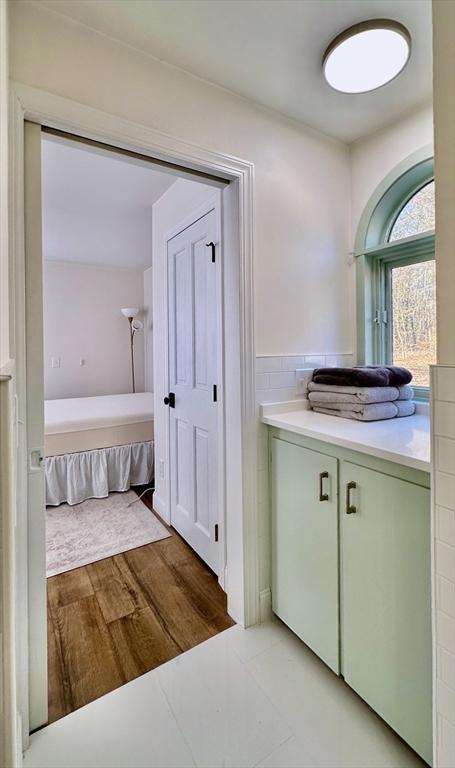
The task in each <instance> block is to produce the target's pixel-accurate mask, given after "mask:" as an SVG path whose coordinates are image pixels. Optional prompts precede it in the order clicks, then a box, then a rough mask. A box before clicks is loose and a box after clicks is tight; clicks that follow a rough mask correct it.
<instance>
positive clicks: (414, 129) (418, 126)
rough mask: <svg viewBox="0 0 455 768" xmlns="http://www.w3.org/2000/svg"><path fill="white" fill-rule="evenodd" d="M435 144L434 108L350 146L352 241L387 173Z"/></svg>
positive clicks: (413, 115)
mask: <svg viewBox="0 0 455 768" xmlns="http://www.w3.org/2000/svg"><path fill="white" fill-rule="evenodd" d="M432 143H433V107H432V105H431V104H428V105H427V106H426V107H424V108H423V109H421V110H419V111H418V112H415V113H414V114H412V115H409V116H408V117H407V118H405V119H404V120H401V121H400V122H399V123H396V124H395V125H392V126H390V128H387V129H385V130H383V131H378V132H377V133H374V134H373V135H372V136H369V137H368V138H366V139H363V140H361V141H357V142H355V143H354V144H352V145H351V148H350V155H351V243H352V245H353V244H354V241H355V236H356V232H357V227H358V225H359V221H360V217H361V216H362V213H363V209H364V208H365V206H366V205H367V203H368V201H369V199H370V197H371V195H372V194H373V192H374V191H375V189H376V188H377V187H378V186H379V184H380V183H381V182H382V181H383V179H384V178H385V177H386V176H387V174H388V173H389V172H390V171H391V170H392V169H393V168H395V166H397V165H398V164H399V163H401V162H402V161H403V160H404V159H405V158H406V157H408V156H409V155H412V154H413V153H414V152H416V151H417V150H418V149H421V148H423V147H425V146H427V145H428V144H432Z"/></svg>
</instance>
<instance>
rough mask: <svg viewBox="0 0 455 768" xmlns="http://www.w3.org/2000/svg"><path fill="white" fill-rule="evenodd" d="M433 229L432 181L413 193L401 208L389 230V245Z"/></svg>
mask: <svg viewBox="0 0 455 768" xmlns="http://www.w3.org/2000/svg"><path fill="white" fill-rule="evenodd" d="M433 229H434V181H429V182H428V183H427V184H425V186H424V187H422V189H419V190H418V191H417V192H414V194H413V196H412V197H411V199H410V200H408V202H407V203H406V204H405V205H404V206H403V208H402V209H401V211H400V212H399V214H398V216H397V217H396V219H395V221H394V222H393V224H392V229H391V230H390V235H389V243H390V242H392V241H394V240H403V238H405V237H412V236H413V235H420V234H422V233H425V232H429V231H431V230H433Z"/></svg>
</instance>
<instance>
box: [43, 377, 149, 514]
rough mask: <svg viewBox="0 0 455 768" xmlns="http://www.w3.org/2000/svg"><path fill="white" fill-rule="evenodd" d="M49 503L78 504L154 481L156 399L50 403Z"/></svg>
mask: <svg viewBox="0 0 455 768" xmlns="http://www.w3.org/2000/svg"><path fill="white" fill-rule="evenodd" d="M44 421H45V430H44V431H45V454H46V460H45V475H46V503H47V504H49V505H58V504H62V503H63V502H67V503H68V504H78V503H80V502H81V501H84V500H85V499H88V498H104V497H106V496H107V495H108V493H109V492H110V491H126V490H128V489H129V488H130V486H131V485H143V484H146V483H148V482H150V481H151V480H152V478H153V460H154V439H153V438H154V428H153V425H154V417H153V393H152V392H138V393H135V394H126V395H101V396H97V397H77V398H69V399H62V400H46V401H45V404H44Z"/></svg>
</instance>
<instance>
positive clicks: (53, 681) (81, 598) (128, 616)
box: [47, 494, 234, 723]
mask: <svg viewBox="0 0 455 768" xmlns="http://www.w3.org/2000/svg"><path fill="white" fill-rule="evenodd" d="M147 496H148V494H147V495H146V496H144V498H143V501H144V502H145V503H146V504H147V506H149V507H150V508H151V503H150V501H147ZM169 531H170V532H171V533H172V536H171V537H170V538H168V539H163V540H161V541H156V542H153V543H152V544H147V545H145V546H143V547H138V548H137V549H132V550H130V551H129V552H124V553H123V554H120V555H115V556H114V557H109V558H106V559H105V560H100V561H99V562H97V563H92V564H90V565H87V566H84V567H82V568H76V569H75V570H73V571H68V572H67V573H62V574H60V575H58V576H52V577H51V578H49V579H48V580H47V590H48V664H49V672H48V677H49V723H52V722H54V721H55V720H58V719H59V718H61V717H63V716H64V715H67V714H69V713H70V712H72V711H73V710H75V709H78V708H79V707H82V706H83V705H84V704H88V703H89V702H90V701H93V700H94V699H97V698H98V697H99V696H103V694H105V693H108V692H109V691H112V690H113V689H114V688H118V687H119V686H120V685H123V684H124V683H127V682H128V681H129V680H133V679H134V678H135V677H138V676H139V675H143V674H144V673H145V672H148V671H149V670H151V669H154V668H155V667H157V666H158V665H159V664H163V663H164V662H165V661H168V660H169V659H172V658H173V657H174V656H177V655H178V654H179V653H182V652H183V651H186V650H188V649H189V648H193V647H194V646H195V645H198V644H199V643H201V642H203V641H204V640H207V639H208V638H209V637H212V636H213V635H216V634H217V633H218V632H222V631H223V630H224V629H227V628H228V627H231V626H232V625H233V624H234V622H233V621H232V619H231V618H230V616H228V614H227V613H226V595H225V594H224V592H223V591H222V589H221V588H220V586H219V584H218V581H217V579H216V577H215V575H214V574H213V573H212V571H211V570H210V569H209V568H208V567H207V566H206V565H205V563H203V562H202V560H200V559H199V557H198V556H197V555H196V554H195V553H194V552H193V551H192V550H191V549H190V547H189V546H188V545H187V544H186V543H185V542H184V540H183V539H182V538H181V537H180V536H179V535H178V534H177V533H176V531H174V530H173V529H171V528H170V529H169Z"/></svg>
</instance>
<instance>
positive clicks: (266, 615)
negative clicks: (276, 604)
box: [259, 588, 272, 623]
mask: <svg viewBox="0 0 455 768" xmlns="http://www.w3.org/2000/svg"><path fill="white" fill-rule="evenodd" d="M259 618H260V621H261V623H262V622H263V621H269V620H270V619H271V618H272V590H271V589H270V588H267V589H262V590H261V591H260V593H259Z"/></svg>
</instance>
